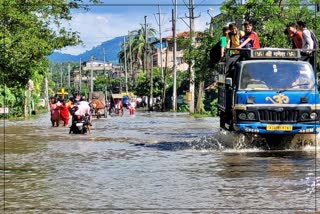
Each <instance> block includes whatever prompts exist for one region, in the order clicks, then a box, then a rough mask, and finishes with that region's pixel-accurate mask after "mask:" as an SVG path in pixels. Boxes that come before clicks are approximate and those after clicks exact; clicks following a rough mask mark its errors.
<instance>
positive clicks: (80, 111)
mask: <svg viewBox="0 0 320 214" xmlns="http://www.w3.org/2000/svg"><path fill="white" fill-rule="evenodd" d="M74 115H79V116H81V117H84V118H86V116H89V120H88V121H87V120H86V121H87V122H88V124H89V126H92V124H91V115H90V105H89V102H87V101H84V100H82V101H80V102H78V103H77V110H76V111H75V112H74Z"/></svg>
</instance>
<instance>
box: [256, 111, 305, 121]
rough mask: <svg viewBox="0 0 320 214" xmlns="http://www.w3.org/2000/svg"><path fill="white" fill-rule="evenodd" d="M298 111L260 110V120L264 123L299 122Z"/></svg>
mask: <svg viewBox="0 0 320 214" xmlns="http://www.w3.org/2000/svg"><path fill="white" fill-rule="evenodd" d="M298 114H299V111H298V110H284V111H274V110H259V119H260V121H264V122H297V121H298Z"/></svg>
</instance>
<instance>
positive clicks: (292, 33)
mask: <svg viewBox="0 0 320 214" xmlns="http://www.w3.org/2000/svg"><path fill="white" fill-rule="evenodd" d="M286 30H287V33H288V34H287V35H288V37H289V38H290V40H291V42H292V48H293V49H296V48H298V49H301V48H302V33H301V32H299V31H298V30H297V25H296V24H295V23H289V24H288V25H287V28H286Z"/></svg>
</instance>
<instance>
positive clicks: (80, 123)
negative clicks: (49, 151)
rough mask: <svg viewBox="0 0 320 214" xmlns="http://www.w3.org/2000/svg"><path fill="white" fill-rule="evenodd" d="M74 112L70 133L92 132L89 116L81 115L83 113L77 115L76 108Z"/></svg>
mask: <svg viewBox="0 0 320 214" xmlns="http://www.w3.org/2000/svg"><path fill="white" fill-rule="evenodd" d="M72 112H73V114H72V120H71V121H72V122H71V126H70V130H69V134H71V133H73V134H86V133H87V132H89V133H90V128H89V116H81V115H75V114H74V112H75V111H74V109H73V111H72Z"/></svg>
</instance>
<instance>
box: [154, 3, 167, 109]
mask: <svg viewBox="0 0 320 214" xmlns="http://www.w3.org/2000/svg"><path fill="white" fill-rule="evenodd" d="M158 11H159V12H158V13H157V14H158V15H159V17H158V19H159V21H158V20H157V18H155V19H156V21H157V23H158V26H159V37H160V39H159V40H160V72H161V83H162V85H163V88H162V100H161V108H162V109H164V99H165V93H166V91H165V82H164V73H163V58H162V28H161V27H162V22H161V19H162V17H161V9H160V5H158Z"/></svg>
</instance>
